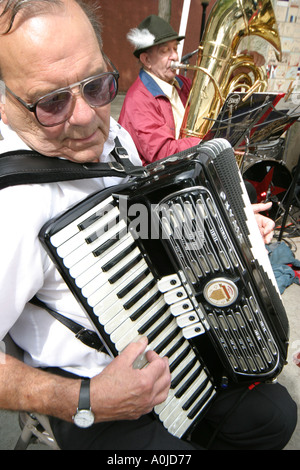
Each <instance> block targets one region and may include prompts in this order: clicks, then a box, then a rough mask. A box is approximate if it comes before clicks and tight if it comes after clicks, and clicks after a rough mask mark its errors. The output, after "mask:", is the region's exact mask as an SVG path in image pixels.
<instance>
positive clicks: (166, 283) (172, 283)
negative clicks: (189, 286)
mask: <svg viewBox="0 0 300 470" xmlns="http://www.w3.org/2000/svg"><path fill="white" fill-rule="evenodd" d="M179 286H181V282H180V279H179V276H178V275H177V274H171V275H170V276H164V277H162V278H161V279H160V280H159V281H158V282H157V287H158V289H159V291H160V292H162V293H164V292H168V291H169V290H172V289H174V288H175V287H179Z"/></svg>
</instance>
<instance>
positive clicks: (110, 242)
mask: <svg viewBox="0 0 300 470" xmlns="http://www.w3.org/2000/svg"><path fill="white" fill-rule="evenodd" d="M118 241H119V237H114V238H111V239H110V240H107V242H105V243H102V245H100V246H99V247H98V248H96V250H93V252H92V253H93V255H94V256H95V257H97V256H101V255H102V254H103V253H105V252H106V251H107V250H109V249H110V248H111V247H112V246H114V244H115V243H117V242H118Z"/></svg>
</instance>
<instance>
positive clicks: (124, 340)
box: [115, 324, 174, 351]
mask: <svg viewBox="0 0 300 470" xmlns="http://www.w3.org/2000/svg"><path fill="white" fill-rule="evenodd" d="M172 331H174V324H173V325H172V324H170V325H169V326H168V327H167V328H166V329H165V330H164V338H165V337H167V336H168V334H169V333H171V332H172ZM136 337H137V334H136V329H135V328H133V329H132V330H128V331H127V334H126V335H125V336H123V337H122V336H120V337H119V338H117V341H116V343H115V344H116V346H117V348H118V351H122V350H123V349H124V348H125V347H126V345H128V344H129V343H131V342H132V341H134V339H135V338H136ZM161 340H162V338H160V337H157V338H155V340H154V341H152V342H150V343H149V347H150V349H152V350H153V349H155V348H156V347H157V346H158V345H159V344H160V342H161Z"/></svg>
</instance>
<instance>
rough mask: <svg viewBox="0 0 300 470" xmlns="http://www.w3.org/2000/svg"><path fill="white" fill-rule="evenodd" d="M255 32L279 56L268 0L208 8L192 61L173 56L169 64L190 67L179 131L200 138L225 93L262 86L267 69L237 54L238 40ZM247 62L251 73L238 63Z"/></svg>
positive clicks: (230, 1)
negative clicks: (174, 59) (190, 79)
mask: <svg viewBox="0 0 300 470" xmlns="http://www.w3.org/2000/svg"><path fill="white" fill-rule="evenodd" d="M251 35H256V36H260V37H262V38H263V39H265V40H266V41H267V42H269V44H271V45H272V46H273V48H274V49H275V53H276V56H277V58H278V60H280V58H281V43H280V37H279V33H278V29H277V23H276V19H275V14H274V10H273V7H272V4H271V0H267V1H264V2H257V1H255V0H219V1H217V2H216V4H215V6H214V7H213V9H212V10H211V12H210V15H209V18H208V21H207V25H206V28H205V30H204V34H203V39H202V41H201V43H200V45H199V49H198V57H197V64H196V65H195V66H190V65H185V64H180V63H178V62H173V63H172V67H173V68H184V69H189V70H194V71H195V74H194V78H193V84H192V88H191V91H190V95H189V99H188V102H187V106H186V109H185V114H184V118H183V122H182V126H181V131H180V137H181V138H184V137H190V136H194V137H199V138H202V137H204V135H205V134H206V133H207V132H208V131H209V129H210V128H211V126H212V124H213V122H214V121H215V119H216V118H217V116H218V114H219V111H220V109H221V107H222V105H223V103H224V102H225V100H226V97H227V96H228V94H229V93H231V92H234V91H236V90H237V89H240V88H241V84H243V88H244V89H245V90H246V91H247V92H248V93H247V96H249V95H250V94H251V93H253V92H254V91H256V92H259V91H264V90H265V89H266V87H267V75H266V70H265V68H264V67H257V66H255V64H254V62H253V60H252V58H251V57H250V56H247V55H240V56H238V55H237V50H238V47H239V44H240V41H241V39H242V38H243V37H245V36H251ZM242 67H247V69H248V70H249V69H250V71H251V72H252V74H253V76H254V79H253V81H249V77H250V76H249V75H248V74H247V73H239V72H238V69H241V68H242Z"/></svg>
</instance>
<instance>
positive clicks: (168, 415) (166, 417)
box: [159, 372, 211, 429]
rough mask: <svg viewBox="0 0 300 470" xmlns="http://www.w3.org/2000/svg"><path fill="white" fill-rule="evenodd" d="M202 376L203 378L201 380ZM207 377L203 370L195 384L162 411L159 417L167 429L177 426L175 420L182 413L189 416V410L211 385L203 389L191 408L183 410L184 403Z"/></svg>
mask: <svg viewBox="0 0 300 470" xmlns="http://www.w3.org/2000/svg"><path fill="white" fill-rule="evenodd" d="M201 377H202V380H201ZM206 379H207V376H206V374H203V372H202V373H201V374H200V377H199V380H196V381H195V382H193V384H192V385H191V386H190V387H189V388H188V389H187V390H186V392H185V393H184V394H183V396H181V397H180V398H175V400H176V401H175V400H172V401H171V402H170V403H169V404H168V406H166V407H165V408H164V409H163V410H162V412H161V413H160V414H159V418H160V419H161V421H162V422H163V424H164V426H166V427H167V429H170V428H175V429H176V428H177V426H175V422H176V421H177V420H178V419H180V418H179V417H180V415H183V416H184V417H186V416H187V414H188V413H189V411H191V409H192V408H193V406H194V405H195V404H196V403H197V401H199V400H200V397H202V396H203V395H204V394H205V392H206V389H207V387H208V388H210V386H211V385H208V386H206V388H205V389H204V391H202V392H201V393H200V394H199V397H198V398H197V400H195V402H194V404H193V405H192V406H191V407H190V409H189V410H183V409H182V407H183V405H184V404H185V403H186V402H187V401H188V399H189V398H190V397H191V396H192V395H193V393H194V392H196V391H197V389H198V388H199V387H200V386H201V385H202V384H203V383H204V382H205V380H206Z"/></svg>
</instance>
